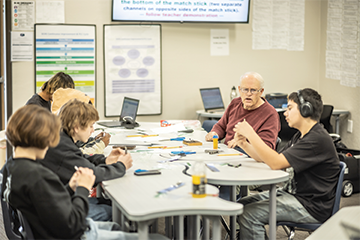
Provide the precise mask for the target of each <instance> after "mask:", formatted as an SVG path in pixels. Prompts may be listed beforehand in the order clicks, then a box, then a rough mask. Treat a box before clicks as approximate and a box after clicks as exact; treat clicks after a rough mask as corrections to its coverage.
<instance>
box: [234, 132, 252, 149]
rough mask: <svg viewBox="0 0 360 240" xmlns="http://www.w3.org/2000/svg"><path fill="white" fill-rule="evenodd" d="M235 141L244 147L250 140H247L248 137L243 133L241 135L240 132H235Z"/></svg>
mask: <svg viewBox="0 0 360 240" xmlns="http://www.w3.org/2000/svg"><path fill="white" fill-rule="evenodd" d="M232 141H234V142H235V144H236V145H237V146H239V147H241V148H242V149H244V147H245V146H246V145H247V144H249V142H248V141H246V137H244V136H243V135H240V134H238V133H235V136H234V139H233V140H232Z"/></svg>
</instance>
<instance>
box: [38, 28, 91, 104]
mask: <svg viewBox="0 0 360 240" xmlns="http://www.w3.org/2000/svg"><path fill="white" fill-rule="evenodd" d="M34 38H35V61H34V62H35V92H39V89H40V87H41V86H42V85H43V84H44V83H45V82H46V81H47V80H49V79H50V78H51V77H52V76H53V75H54V74H56V73H57V72H60V71H61V72H64V73H66V74H69V75H70V76H71V77H72V79H73V80H74V83H75V89H77V90H79V91H81V92H83V93H85V94H87V95H88V96H89V97H90V98H91V101H92V102H93V103H94V105H95V106H96V101H95V100H96V26H95V25H73V24H35V34H34Z"/></svg>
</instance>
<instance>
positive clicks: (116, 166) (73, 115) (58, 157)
mask: <svg viewBox="0 0 360 240" xmlns="http://www.w3.org/2000/svg"><path fill="white" fill-rule="evenodd" d="M59 117H60V120H61V123H62V130H61V132H60V142H59V144H58V145H57V146H56V147H54V148H49V150H48V151H47V153H46V155H45V158H44V160H43V161H41V164H43V165H44V166H45V167H47V168H49V169H50V170H52V171H53V172H54V173H55V174H57V175H58V176H59V178H60V180H61V182H62V183H64V184H67V183H68V182H69V180H70V179H71V176H72V175H73V174H74V172H75V168H74V167H75V166H77V167H87V168H90V169H92V170H93V171H94V175H95V176H96V179H95V184H94V187H95V186H96V185H97V184H99V183H100V182H102V181H106V180H111V179H114V178H119V177H122V176H124V174H125V172H126V170H127V169H129V168H130V167H131V166H132V158H131V155H130V154H129V153H128V154H125V151H123V150H121V149H119V148H116V149H113V150H112V151H111V153H110V154H109V156H108V157H105V156H104V155H102V154H93V155H91V156H90V155H84V154H83V153H82V152H81V150H80V149H79V148H78V147H77V146H76V144H75V143H76V142H77V141H79V140H80V141H83V142H86V141H87V139H88V138H89V137H90V135H91V134H92V133H93V132H94V128H93V125H94V123H95V122H96V121H98V120H99V115H98V112H97V110H96V109H95V108H94V107H93V106H92V105H90V104H88V103H84V102H82V101H79V100H77V99H72V100H70V101H68V102H67V103H66V104H64V105H63V106H62V108H61V110H60V112H59ZM89 200H90V209H89V215H88V217H90V218H92V219H93V220H97V221H109V220H111V213H112V211H111V206H109V205H108V204H106V203H105V204H102V203H100V202H99V201H98V200H97V199H96V198H90V199H89Z"/></svg>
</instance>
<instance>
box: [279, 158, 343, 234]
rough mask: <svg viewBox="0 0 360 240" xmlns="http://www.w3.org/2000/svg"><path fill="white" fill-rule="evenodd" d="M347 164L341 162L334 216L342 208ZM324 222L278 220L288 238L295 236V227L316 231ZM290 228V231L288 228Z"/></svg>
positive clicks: (300, 229)
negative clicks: (341, 202) (342, 193)
mask: <svg viewBox="0 0 360 240" xmlns="http://www.w3.org/2000/svg"><path fill="white" fill-rule="evenodd" d="M345 168H346V164H345V163H344V162H340V174H339V179H338V182H337V185H336V192H335V203H334V207H333V210H332V213H331V216H333V215H334V214H335V213H336V212H337V211H339V208H340V199H341V192H342V183H343V180H344V173H345ZM321 224H322V223H294V222H278V223H277V226H282V227H283V228H284V230H285V232H286V234H287V235H288V239H289V240H291V239H293V238H294V236H295V229H297V230H299V231H308V232H309V233H311V232H313V231H315V230H316V229H317V228H318V227H320V226H321ZM286 227H287V228H289V229H290V231H289V230H288V229H287V228H286Z"/></svg>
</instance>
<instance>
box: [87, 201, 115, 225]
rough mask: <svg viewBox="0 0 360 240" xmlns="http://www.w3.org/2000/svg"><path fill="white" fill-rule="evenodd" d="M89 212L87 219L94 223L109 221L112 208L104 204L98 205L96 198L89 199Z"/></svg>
mask: <svg viewBox="0 0 360 240" xmlns="http://www.w3.org/2000/svg"><path fill="white" fill-rule="evenodd" d="M88 200H89V212H88V215H87V217H88V218H91V219H92V220H94V221H111V220H112V207H111V206H110V205H108V204H105V203H99V200H98V199H97V198H93V197H90V198H88Z"/></svg>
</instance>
